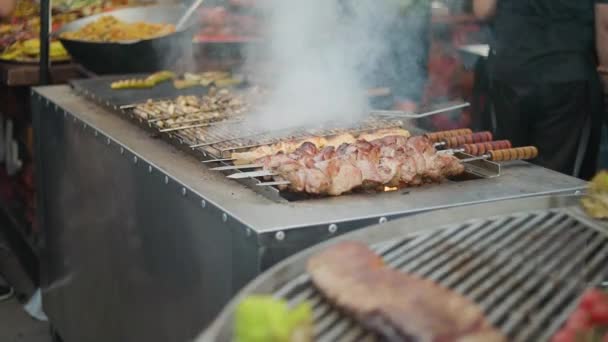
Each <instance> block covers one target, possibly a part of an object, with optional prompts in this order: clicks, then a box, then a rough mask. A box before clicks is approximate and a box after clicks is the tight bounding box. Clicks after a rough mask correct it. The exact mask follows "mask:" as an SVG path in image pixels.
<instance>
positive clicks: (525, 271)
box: [470, 239, 560, 308]
mask: <svg viewBox="0 0 608 342" xmlns="http://www.w3.org/2000/svg"><path fill="white" fill-rule="evenodd" d="M543 242H549V243H550V242H551V241H550V240H549V239H543V240H541V241H537V242H536V243H535V244H536V246H537V247H538V249H539V250H540V253H539V255H537V256H536V257H537V258H539V259H543V260H545V259H546V258H545V257H547V258H548V257H550V256H551V255H553V253H555V252H556V250H557V249H559V247H560V246H559V245H557V244H553V245H551V246H550V247H549V248H548V249H543V248H542V247H543V246H542V243H543ZM529 248H530V247H529ZM534 250H535V249H533V248H530V249H529V250H528V251H526V252H527V253H526V254H527V255H529V256H532V255H531V252H533V251H534ZM498 258H500V259H501V263H504V264H506V265H505V266H504V267H502V268H499V269H498V270H497V274H498V276H496V277H494V278H493V279H492V280H491V281H486V282H483V283H481V284H480V286H479V287H477V288H476V289H474V290H473V291H472V292H471V293H470V296H471V298H473V299H476V300H477V301H478V302H479V303H480V304H481V305H482V306H484V307H487V308H490V307H492V306H491V304H493V303H496V300H497V299H499V298H503V297H504V296H505V295H507V292H508V291H509V290H511V289H512V288H514V287H516V286H518V285H521V284H523V283H525V282H526V281H527V280H528V277H531V276H533V275H534V273H535V271H537V269H536V268H535V267H531V266H530V264H528V263H526V260H525V258H521V259H520V260H516V259H513V256H512V255H511V256H509V255H507V254H502V255H501V254H499V255H497V259H498ZM514 273H515V274H514ZM497 288H498V290H497ZM488 293H489V295H487V294H488ZM484 295H487V296H485V298H484Z"/></svg>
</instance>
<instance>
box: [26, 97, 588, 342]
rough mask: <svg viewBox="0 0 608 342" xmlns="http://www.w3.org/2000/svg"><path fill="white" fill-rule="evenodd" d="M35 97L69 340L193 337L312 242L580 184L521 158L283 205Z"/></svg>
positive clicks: (61, 318)
mask: <svg viewBox="0 0 608 342" xmlns="http://www.w3.org/2000/svg"><path fill="white" fill-rule="evenodd" d="M32 106H33V107H32V108H33V114H34V119H35V127H36V144H37V146H36V153H35V155H36V158H37V159H36V167H37V170H44V171H42V172H38V173H37V176H38V177H40V178H39V179H38V183H39V184H40V189H39V190H40V196H39V197H40V202H39V205H40V208H41V210H40V212H41V222H42V226H43V228H42V229H43V231H44V232H45V234H46V240H45V246H46V249H47V250H46V254H45V255H46V257H45V258H44V259H43V262H44V264H43V265H42V266H43V268H44V269H45V275H44V277H43V278H44V286H45V287H44V291H43V292H44V304H45V310H47V314H48V315H49V316H50V317H51V320H52V321H53V324H55V325H56V328H57V329H58V331H59V332H60V334H61V335H62V337H64V339H65V340H66V341H67V342H70V341H92V342H95V341H144V340H146V341H152V342H153V341H184V340H187V339H190V338H193V337H195V336H196V334H198V333H199V332H200V330H201V329H202V328H203V327H205V326H206V325H207V324H208V323H209V322H211V321H212V320H213V318H214V317H215V316H216V315H217V314H218V312H219V311H220V310H221V309H222V307H223V306H224V305H225V304H226V303H227V302H228V301H229V300H230V298H232V296H233V295H234V294H235V293H236V292H237V291H238V290H239V289H241V288H242V286H244V285H245V284H246V283H247V282H248V281H250V280H251V279H253V278H254V277H255V276H256V275H258V274H259V273H260V272H261V271H263V270H265V269H267V268H268V267H270V266H272V265H274V264H275V263H277V262H278V261H280V260H282V259H284V258H285V257H287V256H289V255H292V254H293V253H296V252H298V251H301V250H302V249H304V248H306V247H309V246H311V245H314V244H317V243H319V242H323V241H326V240H328V239H330V238H332V237H335V236H337V235H340V234H343V233H347V232H350V231H353V230H356V229H360V228H363V227H366V226H370V225H373V224H375V223H378V222H385V221H389V222H390V221H392V220H394V219H396V218H399V217H403V216H408V215H413V214H420V213H423V212H426V211H431V210H437V209H441V208H449V207H459V206H464V205H470V204H475V203H484V202H496V201H500V200H505V199H510V198H525V197H530V196H538V195H542V194H555V193H574V192H576V191H579V190H581V189H583V187H584V185H585V183H584V182H582V181H580V180H577V179H574V178H571V177H567V176H564V175H560V174H557V173H554V172H551V171H547V170H545V169H542V168H539V167H535V166H532V165H530V164H527V163H520V162H518V163H513V164H509V165H508V166H507V167H504V168H503V172H502V175H501V177H499V178H496V179H479V180H474V181H464V182H448V183H445V184H442V185H440V186H428V187H422V188H415V189H406V190H402V191H396V192H391V193H380V194H364V193H361V194H354V195H349V196H343V197H340V198H323V199H314V200H308V201H298V202H287V201H281V202H277V201H273V200H270V199H268V198H267V197H265V196H261V195H259V194H257V193H255V192H254V191H252V190H251V189H250V188H248V187H246V186H243V184H240V183H237V182H234V181H231V180H228V179H226V178H225V177H224V175H223V174H221V173H217V172H211V171H209V170H207V169H206V166H204V165H203V164H201V162H200V159H197V158H193V157H192V156H189V155H187V154H185V153H183V152H182V151H180V150H179V149H177V148H176V147H175V146H179V147H180V148H183V149H185V150H190V147H189V145H186V144H185V143H183V144H179V141H177V143H178V145H175V146H171V145H169V144H167V143H166V142H164V141H162V140H159V139H155V138H154V136H152V137H151V136H150V132H147V131H145V130H142V129H140V128H138V127H136V126H135V125H133V124H132V123H131V122H129V121H128V120H125V119H124V118H121V117H119V116H117V115H115V114H114V113H112V112H111V111H109V110H106V109H104V108H102V107H101V106H99V105H97V104H95V103H93V102H91V101H89V100H87V99H85V98H83V97H81V96H78V95H77V94H75V93H73V92H72V91H71V90H70V88H69V87H66V86H53V87H44V88H39V89H36V90H35V93H34V94H33V95H32ZM91 289H95V296H92V294H91ZM82 312H87V315H82Z"/></svg>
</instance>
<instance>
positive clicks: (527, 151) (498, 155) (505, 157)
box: [227, 146, 538, 186]
mask: <svg viewBox="0 0 608 342" xmlns="http://www.w3.org/2000/svg"><path fill="white" fill-rule="evenodd" d="M537 156H538V149H537V148H536V147H533V146H526V147H518V148H510V149H506V150H495V151H489V152H488V153H486V154H484V155H482V156H479V157H473V158H468V159H461V160H460V162H461V163H463V164H464V163H470V162H473V161H477V160H488V161H494V162H501V161H513V160H529V159H534V158H536V157H537ZM277 175H278V174H277V173H274V172H272V171H269V170H261V171H251V172H239V173H233V174H231V175H228V176H227V178H230V179H245V178H257V177H270V176H277ZM261 184H264V185H265V184H266V183H260V184H258V185H260V186H261Z"/></svg>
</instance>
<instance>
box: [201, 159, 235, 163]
mask: <svg viewBox="0 0 608 342" xmlns="http://www.w3.org/2000/svg"><path fill="white" fill-rule="evenodd" d="M233 160H234V158H224V159H208V160H203V161H202V162H201V163H203V164H209V163H221V162H229V161H233Z"/></svg>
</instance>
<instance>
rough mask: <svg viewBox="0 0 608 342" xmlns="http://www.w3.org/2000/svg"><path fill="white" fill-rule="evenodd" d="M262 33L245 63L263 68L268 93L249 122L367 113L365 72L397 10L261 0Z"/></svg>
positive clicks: (370, 1)
mask: <svg viewBox="0 0 608 342" xmlns="http://www.w3.org/2000/svg"><path fill="white" fill-rule="evenodd" d="M263 2H264V5H265V6H264V8H263V11H264V15H265V18H266V20H267V21H266V22H265V28H264V39H265V41H266V42H267V43H266V44H264V45H261V46H259V47H258V48H261V49H265V52H264V53H263V54H262V55H263V56H264V59H266V60H267V61H268V63H267V64H266V66H269V67H270V69H268V68H266V69H260V66H259V65H257V64H256V63H257V62H258V61H259V56H260V51H250V53H249V57H250V58H249V60H248V63H249V68H250V69H257V70H258V71H260V70H265V71H260V72H270V75H269V78H270V79H271V81H270V82H269V85H271V91H270V97H269V99H268V101H267V102H265V104H264V105H263V106H262V107H261V108H260V109H259V111H258V113H256V115H253V116H252V118H251V120H250V122H248V124H250V125H255V126H258V127H260V128H265V129H282V128H290V127H299V126H304V125H306V126H309V125H316V124H322V123H323V122H327V121H344V122H353V121H355V120H357V119H360V118H362V117H364V116H365V115H367V112H368V100H367V98H366V90H367V85H366V84H365V82H364V78H365V76H366V75H370V74H373V72H374V70H373V68H374V67H375V66H376V65H377V64H378V62H380V61H379V58H380V57H381V56H383V55H384V54H385V52H386V49H387V45H388V44H387V43H386V39H385V37H384V35H385V33H386V29H387V28H388V27H389V26H390V23H391V22H392V20H395V19H396V18H397V13H394V11H393V12H392V13H391V11H390V10H389V6H387V5H386V3H387V1H380V0H344V1H338V0H265V1H263Z"/></svg>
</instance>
